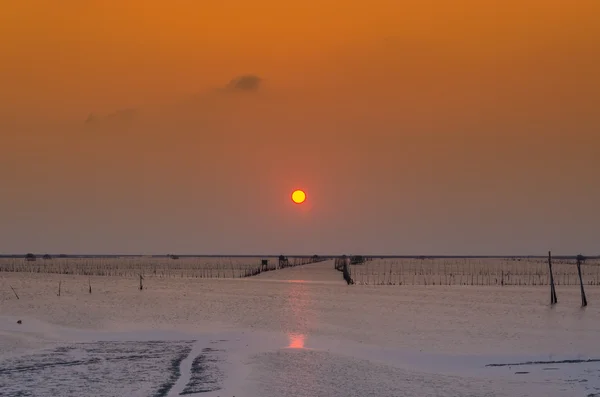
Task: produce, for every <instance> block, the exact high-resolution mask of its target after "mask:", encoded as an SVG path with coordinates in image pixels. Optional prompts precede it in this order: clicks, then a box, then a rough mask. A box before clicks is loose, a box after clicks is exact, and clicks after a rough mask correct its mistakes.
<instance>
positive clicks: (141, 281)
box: [140, 273, 144, 291]
mask: <svg viewBox="0 0 600 397" xmlns="http://www.w3.org/2000/svg"><path fill="white" fill-rule="evenodd" d="M143 280H144V277H142V274H141V273H140V291H141V290H143V289H144V283H143Z"/></svg>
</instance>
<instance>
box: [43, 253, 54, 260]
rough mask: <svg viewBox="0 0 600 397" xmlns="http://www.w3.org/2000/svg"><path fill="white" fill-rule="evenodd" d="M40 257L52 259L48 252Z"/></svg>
mask: <svg viewBox="0 0 600 397" xmlns="http://www.w3.org/2000/svg"><path fill="white" fill-rule="evenodd" d="M42 259H46V260H48V259H52V257H51V256H50V255H49V254H46V255H44V256H43V257H42Z"/></svg>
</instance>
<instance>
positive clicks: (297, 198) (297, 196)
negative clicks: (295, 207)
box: [292, 189, 306, 204]
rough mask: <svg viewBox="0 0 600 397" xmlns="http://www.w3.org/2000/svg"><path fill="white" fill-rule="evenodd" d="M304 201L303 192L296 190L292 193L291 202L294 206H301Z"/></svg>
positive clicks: (304, 195)
mask: <svg viewBox="0 0 600 397" xmlns="http://www.w3.org/2000/svg"><path fill="white" fill-rule="evenodd" d="M305 200H306V193H304V191H303V190H300V189H297V190H294V191H293V192H292V201H293V202H294V203H296V204H302V203H303V202H304V201H305Z"/></svg>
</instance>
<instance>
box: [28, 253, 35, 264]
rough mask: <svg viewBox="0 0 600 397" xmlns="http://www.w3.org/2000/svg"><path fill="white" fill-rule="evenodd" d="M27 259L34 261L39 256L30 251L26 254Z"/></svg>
mask: <svg viewBox="0 0 600 397" xmlns="http://www.w3.org/2000/svg"><path fill="white" fill-rule="evenodd" d="M25 259H26V260H28V261H30V262H34V261H35V260H36V259H37V257H36V256H35V255H34V254H32V253H29V254H27V255H25Z"/></svg>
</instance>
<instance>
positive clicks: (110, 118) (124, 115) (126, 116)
mask: <svg viewBox="0 0 600 397" xmlns="http://www.w3.org/2000/svg"><path fill="white" fill-rule="evenodd" d="M136 115H137V110H135V109H121V110H117V111H116V112H113V113H110V114H108V115H106V116H98V115H96V114H94V113H90V115H89V116H88V117H87V119H86V120H85V124H96V123H105V122H106V123H128V122H131V121H133V120H134V119H135V117H136Z"/></svg>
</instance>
